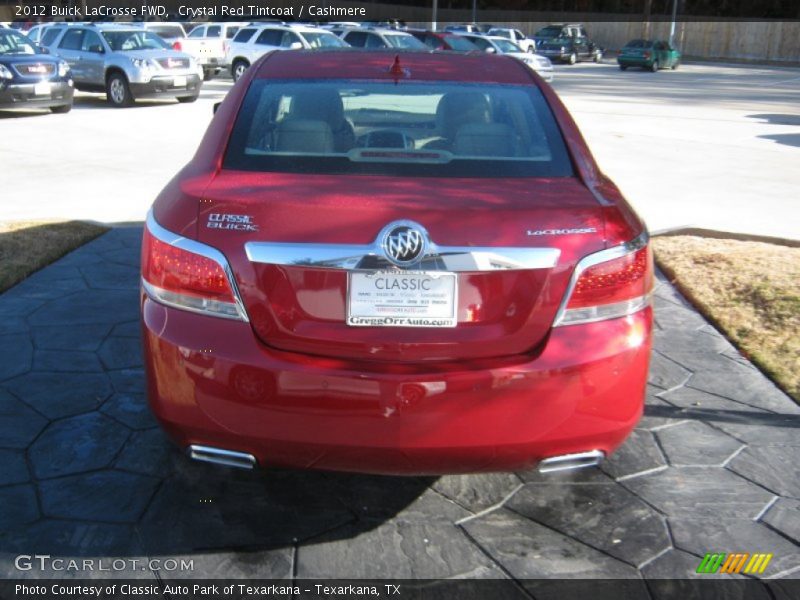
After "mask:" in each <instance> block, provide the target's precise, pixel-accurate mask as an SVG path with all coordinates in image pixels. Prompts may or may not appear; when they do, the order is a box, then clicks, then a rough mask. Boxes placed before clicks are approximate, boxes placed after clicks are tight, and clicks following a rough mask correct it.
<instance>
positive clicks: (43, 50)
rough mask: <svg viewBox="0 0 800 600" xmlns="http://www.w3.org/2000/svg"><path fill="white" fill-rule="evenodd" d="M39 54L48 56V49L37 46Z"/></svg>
mask: <svg viewBox="0 0 800 600" xmlns="http://www.w3.org/2000/svg"><path fill="white" fill-rule="evenodd" d="M39 54H50V49H49V48H45V47H44V46H39Z"/></svg>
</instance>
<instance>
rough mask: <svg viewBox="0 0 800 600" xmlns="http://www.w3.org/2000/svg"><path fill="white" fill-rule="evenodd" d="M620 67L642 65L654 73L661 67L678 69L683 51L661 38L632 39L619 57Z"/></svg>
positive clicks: (623, 68)
mask: <svg viewBox="0 0 800 600" xmlns="http://www.w3.org/2000/svg"><path fill="white" fill-rule="evenodd" d="M617 62H618V63H619V68H620V69H622V70H623V71H624V70H625V69H627V68H628V67H642V68H643V69H650V70H651V71H653V72H654V73H655V72H656V71H658V70H659V69H677V68H678V65H679V64H680V63H681V53H680V51H678V50H677V49H675V48H673V47H672V46H670V45H669V42H664V41H660V40H631V41H630V42H628V43H627V44H625V47H624V48H623V49H622V50H621V51H620V53H619V56H618V57H617Z"/></svg>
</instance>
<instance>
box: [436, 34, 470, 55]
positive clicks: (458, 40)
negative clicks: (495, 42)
mask: <svg viewBox="0 0 800 600" xmlns="http://www.w3.org/2000/svg"><path fill="white" fill-rule="evenodd" d="M444 40H445V42H447V44H448V45H449V46H450V47H451V48H452V49H453V50H457V51H459V52H474V51H475V50H477V49H478V47H477V46H476V45H475V44H473V43H472V42H470V41H469V40H468V39H467V38H463V37H461V36H460V35H448V36H446V37H445V38H444Z"/></svg>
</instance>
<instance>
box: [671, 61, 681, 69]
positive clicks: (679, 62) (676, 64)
mask: <svg viewBox="0 0 800 600" xmlns="http://www.w3.org/2000/svg"><path fill="white" fill-rule="evenodd" d="M680 66H681V61H678V62H675V63H672V70H673V71H674V70H675V69H677V68H678V67H680Z"/></svg>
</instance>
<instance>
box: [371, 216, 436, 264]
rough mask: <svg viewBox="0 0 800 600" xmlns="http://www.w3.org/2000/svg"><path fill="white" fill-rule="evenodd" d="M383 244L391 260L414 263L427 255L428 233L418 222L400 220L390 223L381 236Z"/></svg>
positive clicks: (399, 262)
mask: <svg viewBox="0 0 800 600" xmlns="http://www.w3.org/2000/svg"><path fill="white" fill-rule="evenodd" d="M381 237H382V239H381V246H382V248H383V252H384V253H385V254H386V258H388V259H389V260H390V261H391V262H393V263H394V264H396V265H398V266H401V267H402V266H408V265H412V264H414V263H416V262H418V261H419V260H421V259H422V257H423V256H425V249H426V246H427V233H426V232H425V230H424V229H423V228H422V227H421V226H420V225H417V224H416V223H413V222H410V221H399V222H396V223H391V224H390V225H388V226H387V227H386V228H385V229H384V232H383V235H382V236H381Z"/></svg>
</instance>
